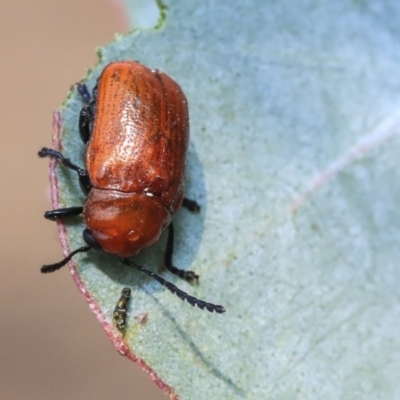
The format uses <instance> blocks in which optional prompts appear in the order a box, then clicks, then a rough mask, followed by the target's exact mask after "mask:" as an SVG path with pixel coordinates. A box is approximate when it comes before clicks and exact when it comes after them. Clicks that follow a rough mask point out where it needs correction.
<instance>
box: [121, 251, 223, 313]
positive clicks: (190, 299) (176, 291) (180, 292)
mask: <svg viewBox="0 0 400 400" xmlns="http://www.w3.org/2000/svg"><path fill="white" fill-rule="evenodd" d="M119 259H120V260H121V262H122V263H123V264H125V265H127V266H128V267H133V268H136V269H137V270H139V271H140V272H143V273H144V274H146V275H148V276H150V277H151V278H153V279H155V280H156V281H157V282H159V283H160V284H161V285H163V286H165V287H166V288H167V289H168V290H169V291H170V292H171V293H173V294H176V295H177V296H178V297H179V298H180V299H181V300H186V301H187V302H188V303H189V304H190V305H192V306H195V305H197V307H199V308H200V309H201V310H204V309H206V310H207V311H209V312H214V311H215V312H216V313H218V314H222V313H224V312H225V311H226V310H225V308H224V307H223V306H220V305H216V304H212V303H207V302H205V301H203V300H199V299H197V298H196V297H193V296H190V295H188V294H187V293H186V292H184V291H183V290H181V289H179V288H178V287H177V286H175V285H174V284H172V283H171V282H168V281H166V280H165V279H164V278H162V277H161V276H159V275H157V274H155V273H154V272H152V271H149V270H148V269H146V268H144V267H142V266H141V265H138V264H136V263H134V262H133V261H130V260H128V259H127V258H122V257H119Z"/></svg>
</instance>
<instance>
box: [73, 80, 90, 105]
mask: <svg viewBox="0 0 400 400" xmlns="http://www.w3.org/2000/svg"><path fill="white" fill-rule="evenodd" d="M76 90H77V91H78V93H79V94H80V95H81V97H82V99H83V101H84V102H85V103H89V102H90V100H91V96H90V93H89V90H88V88H87V86H86V85H85V84H84V83H77V84H76Z"/></svg>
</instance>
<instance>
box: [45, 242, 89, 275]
mask: <svg viewBox="0 0 400 400" xmlns="http://www.w3.org/2000/svg"><path fill="white" fill-rule="evenodd" d="M90 249H91V247H90V246H85V247H79V249H76V250H74V251H73V252H71V253H70V254H69V255H68V256H67V257H65V258H64V260H62V261H60V262H58V263H54V264H49V265H43V267H42V268H40V271H41V272H42V273H43V274H48V273H49V272H54V271H57V270H59V269H60V268H61V267H63V266H64V265H65V264H66V263H67V262H68V261H69V260H71V258H72V257H73V256H74V255H75V254H77V253H83V252H86V251H89V250H90Z"/></svg>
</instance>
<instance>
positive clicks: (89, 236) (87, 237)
mask: <svg viewBox="0 0 400 400" xmlns="http://www.w3.org/2000/svg"><path fill="white" fill-rule="evenodd" d="M82 236H83V240H84V241H85V242H86V243H87V244H88V245H89V246H90V247H93V248H94V249H97V250H101V246H100V245H99V243H98V242H97V240H96V239H95V238H94V237H93V233H92V231H91V230H90V229H85V230H84V231H83V234H82Z"/></svg>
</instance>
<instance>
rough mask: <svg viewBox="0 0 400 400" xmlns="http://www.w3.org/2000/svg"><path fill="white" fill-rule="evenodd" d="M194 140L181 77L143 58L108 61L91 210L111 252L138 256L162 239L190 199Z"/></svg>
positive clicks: (91, 165) (91, 156) (93, 146)
mask: <svg viewBox="0 0 400 400" xmlns="http://www.w3.org/2000/svg"><path fill="white" fill-rule="evenodd" d="M188 141H189V116H188V107H187V101H186V97H185V95H184V94H183V92H182V90H181V88H180V87H179V85H178V84H177V83H176V82H174V81H173V80H172V79H171V78H169V77H168V76H167V75H165V74H163V73H162V72H159V71H157V70H151V69H149V68H147V67H145V66H143V65H141V64H139V63H137V62H129V61H125V62H115V63H112V64H109V65H108V66H106V67H105V69H104V70H103V72H102V74H101V76H100V78H99V80H98V91H97V100H96V105H95V119H94V127H93V132H92V134H91V137H90V140H89V142H88V145H87V152H86V168H87V171H88V175H89V177H90V181H91V184H92V189H91V190H90V192H89V195H88V197H87V199H86V202H85V205H84V210H83V213H84V219H85V222H86V225H87V227H88V229H89V230H90V231H91V234H92V235H93V238H94V239H95V241H96V242H97V243H98V245H99V246H100V247H101V248H102V249H103V250H104V251H106V252H109V253H113V254H118V255H119V256H121V257H130V256H133V255H135V254H137V253H138V252H139V251H140V250H141V249H143V248H145V247H148V246H150V245H152V244H153V243H154V242H156V241H157V240H158V239H159V237H160V235H161V233H162V232H163V230H164V229H165V228H166V227H167V226H168V224H169V223H170V222H171V217H172V214H173V213H174V212H175V211H176V210H177V209H178V208H179V207H180V206H181V204H182V199H183V185H184V180H185V163H186V153H187V147H188Z"/></svg>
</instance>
